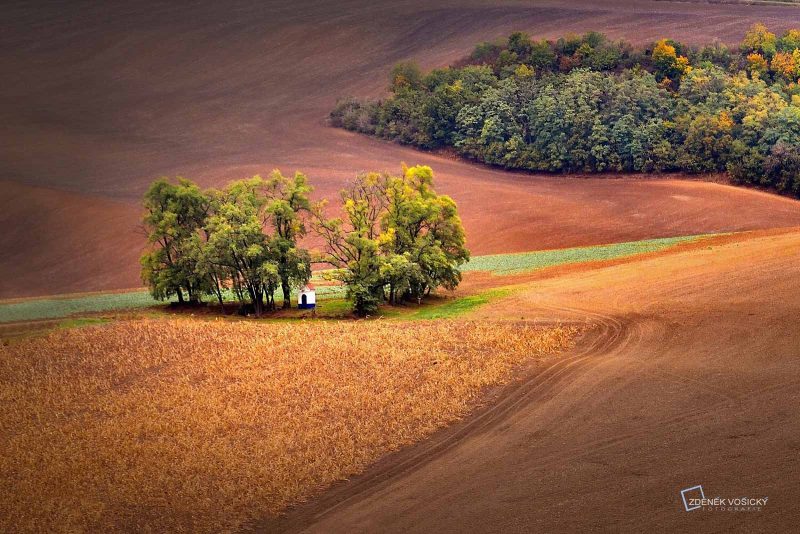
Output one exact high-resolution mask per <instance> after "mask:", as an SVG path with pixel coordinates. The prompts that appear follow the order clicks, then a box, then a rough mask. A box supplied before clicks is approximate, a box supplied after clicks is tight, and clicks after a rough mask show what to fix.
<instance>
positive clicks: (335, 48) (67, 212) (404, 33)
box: [0, 0, 800, 298]
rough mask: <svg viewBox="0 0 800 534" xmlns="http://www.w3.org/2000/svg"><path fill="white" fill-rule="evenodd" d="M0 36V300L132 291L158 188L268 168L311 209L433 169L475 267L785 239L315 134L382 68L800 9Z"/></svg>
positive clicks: (719, 206)
mask: <svg viewBox="0 0 800 534" xmlns="http://www.w3.org/2000/svg"><path fill="white" fill-rule="evenodd" d="M0 9H2V14H3V18H4V20H5V21H7V22H8V23H7V24H6V25H4V30H3V32H2V34H0V45H2V46H0V72H2V73H3V75H4V76H3V78H4V83H3V84H2V85H0V224H2V226H3V228H4V230H5V231H4V232H2V233H0V249H2V250H3V251H4V254H3V257H2V259H0V298H2V297H12V296H25V295H41V294H52V293H60V292H74V291H89V290H102V289H117V288H124V287H133V286H138V285H139V284H140V282H139V278H138V262H137V261H136V260H137V257H138V255H139V252H140V250H141V248H142V246H143V239H142V237H141V235H140V234H139V233H138V232H137V225H138V219H139V213H140V209H139V207H138V205H139V199H140V197H141V194H142V193H143V191H144V190H145V188H146V186H147V184H148V183H149V182H150V181H151V180H153V179H154V178H156V177H158V176H162V175H169V176H174V175H178V174H182V175H184V176H186V177H190V178H194V179H196V180H198V181H200V182H201V183H202V184H204V185H209V184H216V185H221V184H223V183H224V182H226V181H228V180H231V179H235V178H241V177H244V176H248V175H250V174H253V173H256V172H261V173H264V172H268V171H269V170H270V169H272V168H274V167H280V168H282V169H283V170H284V171H285V172H292V171H293V170H295V169H300V170H303V171H304V172H306V173H307V174H308V175H309V176H310V178H311V180H312V181H313V182H314V183H315V184H316V185H317V187H318V191H317V194H318V195H319V196H331V195H333V194H334V193H335V192H336V191H337V190H338V189H339V188H340V187H341V185H342V184H343V183H344V181H345V180H347V179H348V178H351V177H352V176H354V175H355V174H356V173H357V172H359V171H362V170H371V169H385V170H395V169H397V168H398V167H399V164H400V162H401V161H406V162H408V163H409V164H413V163H425V164H430V165H431V166H433V168H434V170H435V171H437V179H438V183H439V186H440V189H441V190H442V191H444V192H446V193H449V194H451V195H453V196H454V197H455V199H456V200H457V201H458V203H459V206H460V208H461V213H462V216H463V219H464V223H465V226H466V229H467V235H468V238H469V245H470V248H471V249H472V251H473V252H474V253H476V254H482V253H492V252H512V251H522V250H533V249H540V248H555V247H568V246H577V245H586V244H596V243H607V242H613V241H623V240H631V239H640V238H649V237H660V236H668V235H680V234H692V233H702V232H714V231H730V230H744V229H756V228H766V227H780V226H794V225H798V224H800V204H798V203H797V202H792V201H789V200H786V199H779V198H776V197H774V196H770V195H765V194H762V193H758V192H753V191H743V190H738V189H733V188H729V187H725V186H720V185H715V184H708V183H692V182H683V181H678V180H664V181H641V180H639V179H638V178H635V179H614V180H607V179H602V178H600V179H598V178H579V179H576V178H574V177H569V178H566V177H552V176H532V175H514V174H508V173H503V172H498V171H493V170H491V169H487V168H484V167H478V166H473V165H469V164H467V163H463V162H457V161H452V160H448V159H445V158H440V157H436V156H433V155H431V154H424V153H421V152H418V151H415V150H413V149H409V148H404V147H401V146H398V145H394V144H390V143H384V142H380V141H375V140H371V139H368V138H366V137H363V136H359V135H355V134H351V133H348V132H344V131H340V130H336V129H332V128H329V127H326V126H325V124H324V120H325V117H326V115H327V113H328V111H329V110H330V109H331V107H332V106H333V105H334V103H335V101H336V99H337V98H338V97H342V96H347V95H356V96H379V95H381V94H382V92H383V90H384V87H385V79H386V73H387V71H388V69H389V67H390V66H391V65H392V64H393V63H395V62H397V61H400V60H407V59H411V60H415V61H417V62H419V63H420V64H421V65H422V66H423V67H425V68H430V67H434V66H442V65H446V64H448V63H450V62H452V61H453V60H455V59H458V58H460V57H462V56H464V55H465V54H466V53H468V52H469V50H470V49H471V48H472V47H473V46H474V45H475V43H477V42H479V41H483V40H487V39H493V38H496V37H501V36H505V35H508V33H510V32H511V31H513V30H525V31H528V32H529V33H531V34H532V35H534V36H536V37H556V36H558V35H561V34H564V33H568V32H582V31H586V30H601V31H605V32H607V33H608V34H609V35H610V36H612V37H614V38H619V37H625V38H627V39H629V40H632V41H636V42H647V41H652V40H654V39H656V38H658V37H661V36H671V37H674V38H677V39H681V40H684V41H689V42H694V43H700V42H710V41H712V40H713V39H715V38H717V39H720V40H723V41H726V42H738V41H739V40H740V39H741V37H742V35H743V34H744V32H745V31H746V29H747V27H748V26H749V25H750V24H751V23H752V22H753V21H756V20H761V21H764V22H765V23H767V24H768V25H769V26H770V27H771V28H772V29H774V30H775V31H783V30H785V29H787V28H788V27H791V26H800V9H798V8H792V7H790V8H787V7H764V6H742V5H738V6H731V5H714V4H699V3H685V2H676V3H672V2H661V1H656V2H647V1H636V0H604V1H600V2H587V1H577V2H556V1H553V0H548V1H544V2H537V3H535V4H530V3H526V2H519V1H516V0H507V1H502V2H488V1H487V2H481V1H477V0H471V1H466V2H464V1H455V0H453V1H450V0H446V1H443V2H437V3H435V4H431V3H430V2H423V1H422V0H405V1H398V2H367V1H366V0H349V1H343V2H315V1H310V0H309V1H301V2H291V3H286V2H277V1H266V2H251V1H233V2H222V3H220V2H211V1H208V0H196V1H193V2H181V3H179V4H174V3H168V2H147V3H145V2H137V3H135V4H130V3H127V2H118V1H112V2H103V3H99V4H98V3H96V2H75V1H72V2H48V3H42V5H39V6H37V5H36V4H35V3H33V2H6V3H4V5H3V7H2V8H0Z"/></svg>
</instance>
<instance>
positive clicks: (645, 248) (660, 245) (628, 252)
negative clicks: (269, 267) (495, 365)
mask: <svg viewBox="0 0 800 534" xmlns="http://www.w3.org/2000/svg"><path fill="white" fill-rule="evenodd" d="M709 235H711V234H705V235H694V236H685V237H668V238H662V239H648V240H645V241H632V242H629V243H616V244H611V245H600V246H592V247H576V248H566V249H559V250H542V251H538V252H525V253H520V254H495V255H490V256H476V257H474V258H472V260H470V262H469V263H467V264H466V265H464V266H462V271H465V272H466V271H489V272H492V273H495V274H516V273H522V272H528V271H534V270H537V269H544V268H546V267H553V266H556V265H565V264H570V263H583V262H590V261H602V260H610V259H616V258H623V257H627V256H634V255H637V254H643V253H647V252H657V251H659V250H664V249H667V248H669V247H671V246H675V245H678V244H681V243H690V242H692V241H697V240H699V239H702V238H704V237H708V236H709ZM492 291H494V290H492ZM344 294H345V288H344V286H318V287H317V298H318V299H319V300H322V301H325V300H328V299H331V300H336V302H335V303H334V302H330V305H327V304H325V302H322V303H320V307H321V308H327V309H324V311H323V310H320V311H321V312H322V313H324V314H334V313H336V312H338V311H340V308H341V309H342V310H344V309H345V307H344V304H343V302H344V301H343V300H341V299H342V298H343V297H344ZM489 298H492V297H491V296H487V295H486V294H483V293H482V294H480V295H472V296H469V297H463V298H460V299H455V300H452V301H449V302H447V303H445V304H438V305H433V306H431V307H429V308H425V309H422V310H420V311H419V312H416V313H415V314H414V315H413V316H414V317H416V318H419V319H433V318H439V317H454V316H456V315H460V314H462V313H466V312H467V311H469V310H472V309H474V308H476V307H478V306H480V305H482V304H485V303H486V302H488V299H489ZM230 299H231V300H233V296H232V295H231V296H230ZM278 301H280V298H279V299H278ZM212 304H213V302H212ZM163 305H164V303H163V302H159V301H157V300H154V299H153V298H152V297H151V296H150V294H149V293H148V292H147V291H130V292H125V293H103V294H95V295H86V296H77V297H65V298H61V297H54V298H41V299H30V300H22V301H19V302H9V303H7V304H0V323H7V322H13V321H33V320H39V319H56V318H60V317H68V316H71V315H77V314H82V313H97V312H106V311H113V310H128V309H136V308H147V307H151V306H163ZM343 313H344V311H343Z"/></svg>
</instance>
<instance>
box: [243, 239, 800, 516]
mask: <svg viewBox="0 0 800 534" xmlns="http://www.w3.org/2000/svg"><path fill="white" fill-rule="evenodd" d="M798 255H800V232H791V233H786V234H783V235H770V236H747V237H743V238H742V240H740V241H734V242H731V243H727V244H723V245H721V246H712V247H709V248H705V249H694V250H687V251H681V252H677V253H675V254H672V255H663V256H659V257H654V258H649V259H645V260H643V261H641V262H634V263H627V264H622V265H616V266H611V267H606V268H599V269H594V270H590V271H586V272H577V273H567V274H565V275H563V276H558V277H555V278H552V279H549V280H542V281H539V282H536V283H534V284H530V285H528V286H526V287H525V288H524V289H522V290H520V291H519V292H518V294H517V295H515V296H514V297H512V298H509V299H506V300H503V301H502V302H499V303H497V304H496V305H492V306H490V307H487V308H485V309H482V310H480V311H479V312H478V314H477V317H491V318H498V317H506V318H508V319H509V320H520V319H521V318H524V319H525V320H537V321H553V320H563V321H570V322H573V321H579V322H584V321H585V322H587V323H589V324H593V325H596V326H595V328H594V329H592V330H589V331H588V332H587V333H586V334H585V335H584V337H583V338H582V340H581V341H580V342H579V344H578V346H577V347H576V348H575V349H574V350H573V351H572V352H571V353H569V354H567V355H566V356H565V357H563V358H561V359H559V360H557V361H551V362H550V363H549V365H547V366H546V367H542V368H539V369H537V370H534V371H531V372H530V374H528V375H527V376H526V377H525V378H524V379H523V380H522V381H521V382H519V383H516V384H513V385H512V386H509V387H508V388H507V389H506V390H505V391H504V392H503V393H502V394H501V395H500V396H499V398H497V399H496V400H495V402H493V403H492V404H491V406H489V407H488V408H486V409H484V410H483V411H481V412H479V413H477V414H476V415H475V416H473V417H472V418H470V419H469V420H467V421H465V422H464V423H462V424H460V425H458V426H456V427H453V428H451V429H448V430H446V431H443V432H441V433H439V434H437V435H436V436H435V437H434V438H433V439H431V440H428V441H426V442H424V443H421V444H419V445H418V446H415V447H412V448H411V449H408V450H406V451H402V452H401V453H398V454H396V455H393V456H390V457H388V458H386V459H384V460H383V461H382V462H380V463H379V464H378V465H377V466H375V467H374V468H372V469H371V470H369V471H368V472H367V473H365V474H364V475H363V476H361V477H358V478H356V479H354V480H352V481H350V482H348V483H344V484H341V485H339V486H338V487H335V488H333V489H332V490H329V491H328V492H327V493H325V494H323V495H322V496H321V497H319V498H318V499H317V500H315V501H312V502H311V503H309V504H307V505H305V506H301V507H299V508H297V509H296V510H293V511H291V512H290V513H289V515H288V516H287V517H285V518H282V519H277V520H276V519H270V520H266V521H265V522H263V523H261V524H259V525H257V527H256V530H266V531H310V532H376V531H380V532H536V531H543V532H553V531H556V532H576V531H587V530H598V531H636V532H641V531H644V530H646V529H652V528H653V527H658V528H657V530H658V531H664V532H672V531H701V532H706V531H714V532H725V531H731V530H748V531H760V532H767V531H785V530H787V529H788V528H789V526H790V525H792V524H796V522H797V520H798V518H800V505H798V497H800V489H798V473H800V466H799V465H798V463H800V455H798V450H800V439H798V436H797V432H796V430H797V428H800V413H798V412H797V410H796V405H797V401H798V400H799V399H800V378H799V377H800V333H798V330H797V325H796V320H797V317H798V316H800V300H798V299H797V298H796V291H797V283H796V280H797V277H798V275H799V274H800V266H798V264H797V261H796V260H797V257H798ZM698 484H702V485H703V488H704V491H705V495H706V497H709V498H713V497H716V496H721V497H743V496H747V497H754V498H761V497H769V500H768V504H767V506H766V507H764V508H763V509H762V510H761V511H758V512H756V511H750V512H744V511H740V512H732V511H719V510H717V511H703V510H697V511H693V512H691V513H687V512H685V511H684V510H683V504H682V502H681V497H680V493H679V492H680V490H681V489H684V488H688V487H691V486H695V485H698Z"/></svg>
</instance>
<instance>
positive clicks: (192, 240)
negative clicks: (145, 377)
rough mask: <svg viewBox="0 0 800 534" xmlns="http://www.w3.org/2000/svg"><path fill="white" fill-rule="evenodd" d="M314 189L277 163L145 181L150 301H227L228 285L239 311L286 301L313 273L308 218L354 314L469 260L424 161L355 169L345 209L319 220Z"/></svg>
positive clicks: (449, 279)
mask: <svg viewBox="0 0 800 534" xmlns="http://www.w3.org/2000/svg"><path fill="white" fill-rule="evenodd" d="M311 191H312V188H311V186H310V185H309V184H308V180H307V178H306V176H305V175H303V174H301V173H296V174H295V175H294V176H293V177H285V176H283V175H282V174H281V173H280V171H277V170H276V171H273V172H272V174H271V175H270V176H269V178H268V179H266V180H264V179H262V178H261V177H260V176H255V177H253V178H250V179H246V180H239V181H235V182H232V183H230V184H229V185H228V186H227V187H226V188H225V189H222V190H217V189H208V190H205V191H203V190H201V189H200V188H199V187H198V186H197V185H196V184H195V183H193V182H191V181H189V180H185V179H182V178H181V179H178V180H177V183H172V182H170V181H169V180H166V179H163V178H162V179H160V180H157V181H155V182H153V184H152V185H151V186H150V189H149V190H148V191H147V193H146V194H145V197H144V207H145V216H144V220H143V222H144V227H145V229H146V232H147V236H148V241H149V243H150V247H149V248H148V250H147V251H145V253H144V254H143V255H142V258H141V265H142V280H143V281H144V282H145V283H146V284H147V286H148V287H149V288H150V292H151V293H152V295H153V297H155V298H157V299H159V300H167V299H169V298H171V297H173V296H174V297H176V298H177V299H178V301H179V302H181V303H183V302H186V301H187V300H188V301H189V302H191V303H196V302H199V301H200V300H201V299H202V298H203V297H204V296H208V295H211V296H213V297H215V298H216V299H217V300H218V301H219V304H220V306H221V308H222V309H223V310H224V299H225V293H226V292H228V291H230V292H231V293H232V294H233V295H235V297H236V299H237V300H238V301H239V303H240V311H241V312H242V313H250V312H252V313H254V314H256V315H261V314H262V313H263V312H264V311H265V310H274V309H275V294H276V292H280V293H281V294H282V296H283V307H285V308H288V307H290V306H291V291H292V289H293V288H296V287H298V286H301V285H303V284H305V283H307V282H308V280H309V279H310V278H311V264H312V262H313V261H312V253H311V252H310V251H309V250H306V249H304V248H302V247H301V246H299V244H298V241H299V240H300V239H301V238H303V237H304V236H305V235H306V234H307V232H308V229H309V228H310V229H311V230H312V231H314V232H316V233H317V234H318V235H319V236H321V237H322V239H323V241H324V243H325V245H326V250H325V251H324V252H322V253H319V254H315V255H314V261H317V262H319V263H326V264H330V265H333V266H334V267H336V271H334V273H333V276H334V277H335V278H337V279H339V280H341V281H342V282H343V283H344V284H345V285H346V286H347V292H348V296H349V298H351V300H352V301H353V307H354V311H355V312H356V313H358V314H359V315H362V316H363V315H367V314H369V313H372V312H374V311H375V310H376V309H377V307H378V305H379V304H380V303H381V302H384V301H389V302H391V303H392V304H396V303H399V302H401V301H404V300H417V301H418V300H419V299H421V298H422V297H424V296H425V295H427V294H428V293H430V292H431V291H432V290H434V289H436V288H437V287H440V286H443V287H446V288H449V289H452V288H455V287H456V286H457V285H458V283H459V282H460V280H461V273H460V271H459V266H460V265H461V264H462V263H464V262H466V261H467V260H468V259H469V252H468V251H467V249H466V247H465V237H464V228H463V226H462V225H461V220H460V218H459V216H458V209H457V207H456V204H455V202H453V200H452V199H451V198H450V197H447V196H445V195H438V194H437V193H436V192H435V190H434V188H433V171H432V170H431V169H430V167H423V166H418V167H411V168H406V167H404V168H403V173H402V175H401V176H391V175H388V174H379V173H368V174H364V175H361V176H359V177H358V178H356V180H355V181H354V182H353V183H352V184H350V185H349V186H348V187H347V188H346V189H345V190H344V191H342V193H341V200H342V205H341V211H342V212H343V213H344V216H343V217H335V218H328V217H327V216H326V213H325V211H326V209H325V207H326V202H325V201H322V202H319V203H316V204H312V203H311V202H310V200H309V194H310V193H311Z"/></svg>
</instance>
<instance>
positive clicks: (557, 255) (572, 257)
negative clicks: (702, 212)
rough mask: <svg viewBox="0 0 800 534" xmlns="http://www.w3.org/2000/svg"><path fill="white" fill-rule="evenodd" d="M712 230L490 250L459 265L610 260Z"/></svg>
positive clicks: (513, 266)
mask: <svg viewBox="0 0 800 534" xmlns="http://www.w3.org/2000/svg"><path fill="white" fill-rule="evenodd" d="M709 235H712V234H704V235H693V236H684V237H666V238H660V239H647V240H644V241H631V242H628V243H614V244H612V245H598V246H592V247H576V248H564V249H558V250H541V251H538V252H522V253H519V254H494V255H491V256H476V257H474V258H472V259H471V260H470V261H469V263H467V264H466V265H464V266H463V267H462V269H461V270H462V271H489V272H492V273H495V274H515V273H522V272H526V271H535V270H538V269H544V268H546V267H553V266H556V265H565V264H569V263H584V262H590V261H603V260H612V259H617V258H624V257H626V256H635V255H637V254H644V253H646V252H657V251H659V250H664V249H666V248H669V247H671V246H674V245H678V244H680V243H690V242H692V241H696V240H698V239H701V238H703V237H708V236H709Z"/></svg>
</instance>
